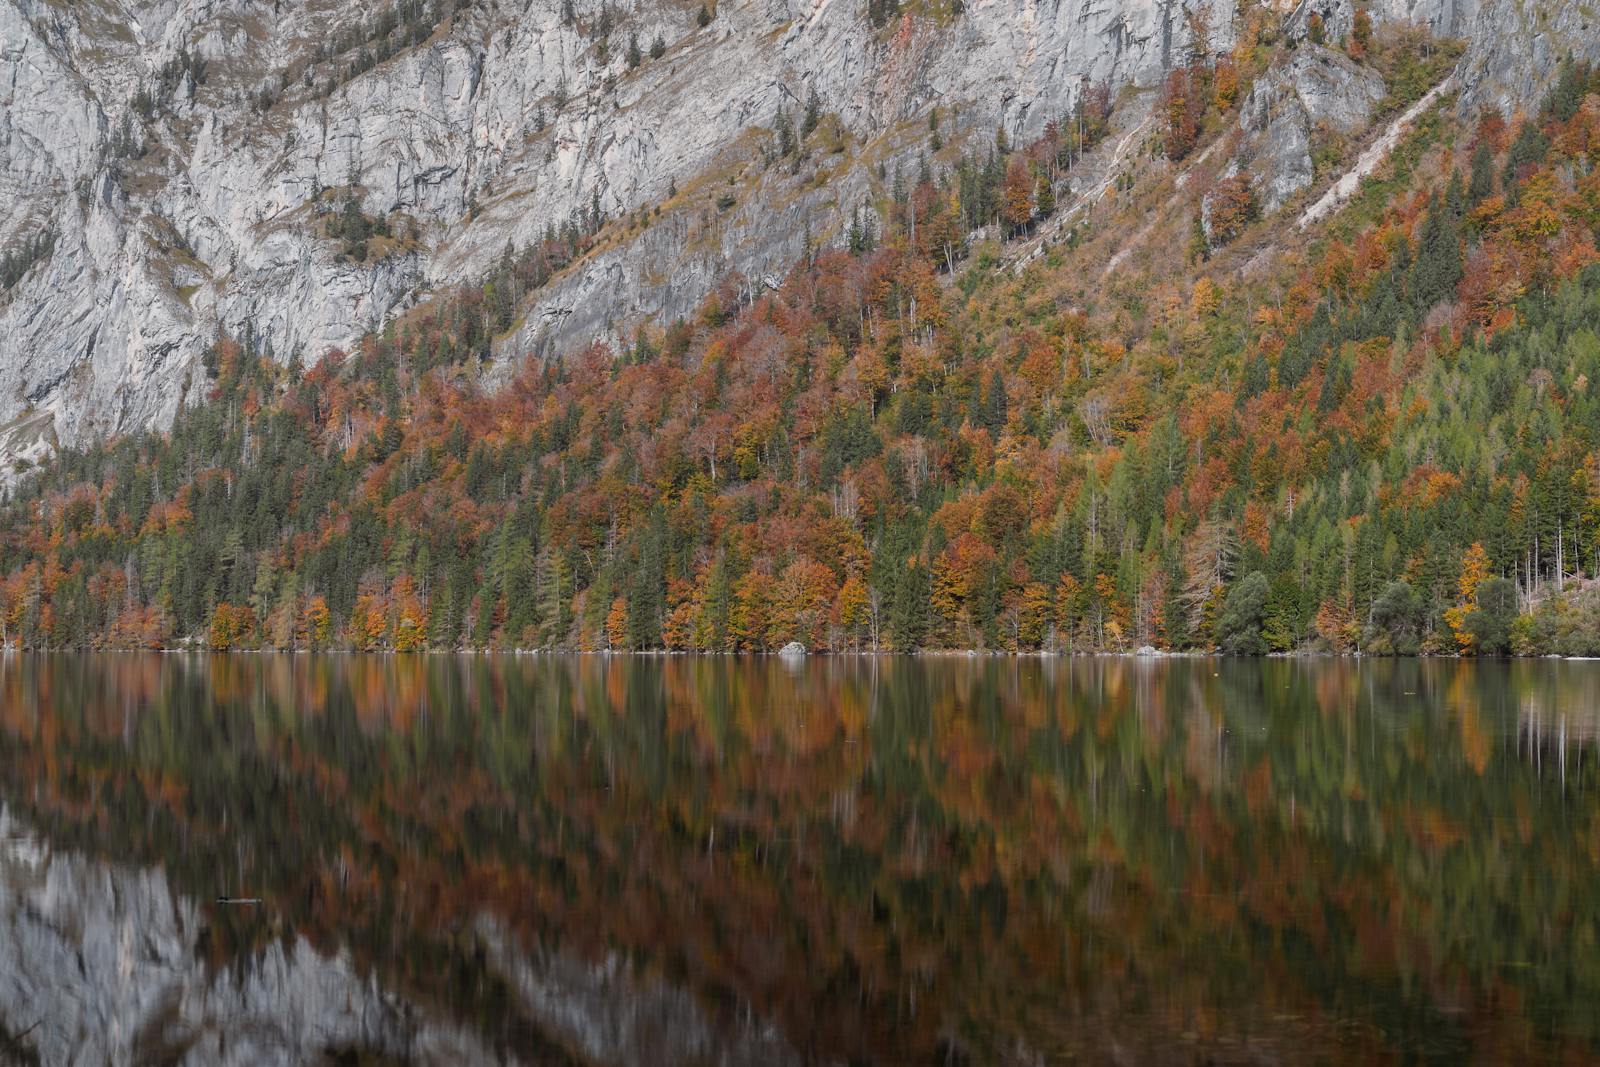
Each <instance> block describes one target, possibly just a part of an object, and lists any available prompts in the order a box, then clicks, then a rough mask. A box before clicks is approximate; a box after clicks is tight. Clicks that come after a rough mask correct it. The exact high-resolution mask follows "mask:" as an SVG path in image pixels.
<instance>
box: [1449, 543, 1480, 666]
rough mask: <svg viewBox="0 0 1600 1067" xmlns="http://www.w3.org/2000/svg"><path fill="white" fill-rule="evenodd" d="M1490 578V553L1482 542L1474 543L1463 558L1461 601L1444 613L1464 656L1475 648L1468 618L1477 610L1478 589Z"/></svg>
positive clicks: (1459, 584) (1459, 587)
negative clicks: (1468, 627)
mask: <svg viewBox="0 0 1600 1067" xmlns="http://www.w3.org/2000/svg"><path fill="white" fill-rule="evenodd" d="M1489 576H1490V570H1489V553H1487V552H1485V551H1484V549H1483V545H1482V544H1481V543H1480V542H1477V541H1474V542H1473V543H1472V545H1471V546H1470V547H1469V548H1468V549H1467V551H1466V552H1465V554H1463V555H1462V557H1461V576H1460V578H1458V579H1457V580H1456V593H1457V595H1458V597H1459V599H1458V600H1457V601H1456V603H1455V604H1454V606H1452V607H1449V608H1446V609H1445V613H1444V621H1445V623H1446V624H1447V625H1448V626H1449V627H1450V633H1451V634H1452V635H1454V637H1455V639H1456V647H1457V648H1458V649H1460V651H1461V652H1462V653H1463V654H1465V653H1470V652H1471V651H1472V646H1473V638H1472V633H1471V632H1470V631H1469V630H1468V629H1467V616H1468V615H1471V614H1472V612H1473V611H1474V610H1476V609H1477V607H1478V587H1479V586H1480V585H1482V584H1483V583H1484V581H1486V580H1487V579H1488V578H1489Z"/></svg>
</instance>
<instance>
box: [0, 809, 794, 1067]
mask: <svg viewBox="0 0 1600 1067" xmlns="http://www.w3.org/2000/svg"><path fill="white" fill-rule="evenodd" d="M205 924H206V916H205V909H204V908H203V907H202V906H201V905H199V904H198V903H197V902H196V901H195V900H193V899H191V898H189V897H186V896H183V895H182V894H179V893H175V892H174V891H173V890H172V887H171V886H169V885H168V883H167V878H166V875H165V874H164V873H163V872H162V871H161V870H160V869H159V868H145V869H138V868H129V867H122V866H118V865H115V864H110V863H105V862H102V861H99V860H95V859H91V858H88V857H85V856H83V855H81V854H77V853H65V852H63V853H57V852H54V851H53V850H52V849H51V848H50V846H49V845H48V844H47V843H46V842H44V841H43V840H41V839H40V838H39V837H37V836H35V835H34V834H33V833H32V831H30V830H29V829H28V828H27V827H25V826H23V825H21V824H20V823H18V822H17V821H16V820H15V819H14V818H13V817H12V815H11V813H10V812H9V811H7V810H5V809H4V808H0V960H4V961H5V965H4V966H0V1029H3V1031H4V1033H5V1034H8V1035H12V1036H13V1037H14V1038H17V1039H18V1040H17V1043H18V1045H19V1046H20V1050H21V1051H22V1052H23V1054H24V1055H36V1056H37V1057H38V1061H39V1062H40V1063H43V1064H67V1063H72V1064H77V1063H85V1064H101V1063H106V1064H143V1063H152V1062H161V1063H184V1064H197V1065H198V1064H205V1065H212V1064H240V1065H251V1067H255V1065H264V1064H303V1063H322V1062H327V1061H328V1060H329V1059H331V1058H337V1057H339V1056H341V1055H345V1054H351V1053H356V1054H359V1055H361V1056H364V1057H378V1058H383V1059H391V1058H392V1059H394V1060H396V1061H399V1062H405V1063H415V1064H478V1063H514V1062H520V1061H518V1060H517V1059H515V1058H512V1057H508V1056H507V1055H505V1054H504V1053H501V1052H497V1051H495V1050H492V1049H490V1048H489V1047H488V1046H486V1045H485V1044H484V1043H483V1042H482V1041H481V1040H479V1039H478V1038H477V1037H476V1036H475V1035H473V1034H472V1033H471V1032H469V1030H468V1029H467V1028H466V1027H464V1026H461V1025H458V1024H456V1023H455V1022H454V1021H452V1020H448V1019H441V1018H437V1017H433V1015H432V1013H430V1011H429V1010H428V1009H426V1008H423V1007H419V1006H418V1005H416V1004H413V1003H410V1002H408V1001H406V1000H404V999H402V998H401V997H399V996H396V995H395V994H393V993H391V992H388V991H385V990H383V989H381V988H380V987H379V985H378V983H377V981H376V980H375V979H374V978H373V977H372V976H370V975H365V976H364V975H362V974H360V973H358V972H357V971H356V969H355V968H354V967H353V966H352V965H351V963H350V961H349V960H348V959H347V958H346V957H345V956H344V955H343V954H340V955H333V956H329V955H324V954H322V953H321V952H319V951H318V950H317V949H315V948H314V947H312V946H311V945H310V944H309V943H308V942H306V941H305V940H304V939H295V940H293V941H291V942H288V943H285V942H281V941H280V942H274V943H272V944H271V945H269V946H268V947H267V948H266V949H265V950H264V951H263V952H262V953H261V955H260V956H259V958H257V959H255V960H254V961H252V962H251V963H250V964H249V965H248V966H244V967H239V966H238V965H233V966H224V967H222V968H220V969H216V970H213V969H212V968H211V967H210V966H208V965H207V964H206V962H205V961H204V960H203V959H202V953H201V952H200V951H199V948H198V946H199V942H200V939H201V935H202V933H203V931H204V928H205ZM478 933H479V936H480V937H482V939H483V942H484V946H485V951H486V954H487V956H488V962H489V965H490V966H491V967H492V968H493V969H494V970H495V971H498V972H501V974H502V975H503V977H504V978H505V979H506V981H507V984H508V985H509V986H510V987H511V988H512V989H513V990H514V991H515V992H516V995H517V998H518V1000H519V1002H520V1003H519V1005H518V1006H519V1007H521V1008H522V1009H523V1010H524V1011H525V1012H526V1013H527V1016H528V1018H529V1021H530V1022H532V1023H533V1025H534V1026H535V1027H537V1028H538V1029H540V1030H543V1031H545V1032H546V1033H548V1035H549V1037H550V1038H551V1041H552V1043H553V1044H554V1045H555V1046H558V1047H559V1046H566V1047H570V1048H572V1049H573V1050H574V1051H576V1052H577V1053H578V1054H579V1055H581V1056H583V1057H585V1058H592V1059H598V1060H601V1061H603V1062H607V1063H637V1064H647V1063H683V1062H696V1063H702V1062H706V1063H710V1062H716V1063H724V1064H742V1063H752V1064H754V1063H764V1064H765V1063H773V1064H779V1063H786V1062H794V1061H796V1059H797V1057H796V1056H795V1055H794V1054H793V1052H792V1051H790V1050H788V1049H787V1048H786V1047H784V1046H783V1045H782V1043H781V1040H780V1039H779V1038H777V1037H776V1036H775V1035H774V1034H773V1033H772V1032H771V1031H770V1030H769V1029H766V1028H758V1027H751V1028H750V1029H749V1031H748V1032H747V1034H746V1035H745V1036H744V1037H743V1038H739V1039H736V1040H734V1041H732V1042H730V1041H729V1035H726V1034H718V1033H716V1032H715V1031H714V1030H713V1028H712V1027H711V1026H710V1024H709V1023H708V1022H707V1020H706V1019H705V1018H704V1016H703V1015H702V1013H701V1012H700V1011H699V1008H698V1006H697V1005H696V1004H695V1003H694V1000H693V998H692V997H690V996H689V995H688V994H686V993H684V992H683V991H681V990H677V989H673V988H671V987H669V986H666V985H665V984H664V983H651V984H649V985H647V986H643V987H641V986H640V984H639V983H638V982H637V981H636V980H635V979H634V978H633V977H632V976H631V975H630V974H629V973H628V972H627V970H626V968H625V967H624V966H623V965H621V964H618V963H615V962H613V963H610V964H603V965H600V966H589V965H586V964H583V963H580V962H578V961H576V960H572V959H568V958H565V957H562V956H559V955H552V956H550V957H549V958H546V959H541V960H539V961H537V962H533V961H530V960H529V959H528V958H527V957H525V956H524V955H523V954H522V953H521V952H520V951H519V950H518V949H517V948H516V946H515V945H514V943H513V942H512V941H511V939H509V938H507V937H506V936H504V934H503V933H502V932H501V931H500V930H499V929H498V928H497V926H496V925H495V924H494V923H493V922H492V921H491V920H487V919H486V920H484V921H483V922H482V923H481V924H480V928H479V931H478ZM719 1053H720V1054H719ZM0 1062H6V1061H5V1060H4V1057H3V1056H0Z"/></svg>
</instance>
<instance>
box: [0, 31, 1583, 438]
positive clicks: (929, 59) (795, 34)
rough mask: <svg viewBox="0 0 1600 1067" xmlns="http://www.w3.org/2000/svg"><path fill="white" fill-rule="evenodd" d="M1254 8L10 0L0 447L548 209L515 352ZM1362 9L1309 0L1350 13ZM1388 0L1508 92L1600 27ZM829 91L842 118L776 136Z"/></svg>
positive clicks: (312, 329)
mask: <svg viewBox="0 0 1600 1067" xmlns="http://www.w3.org/2000/svg"><path fill="white" fill-rule="evenodd" d="M1229 8H1230V5H1213V6H1211V7H1209V8H1207V7H1194V8H1192V9H1191V8H1190V7H1186V6H1184V5H1181V4H1177V3H1172V2H1169V0H1118V2H1117V3H1115V4H1111V5H1093V4H1059V5H1055V6H1048V5H1038V4H1034V3H1022V4H1010V3H998V2H984V3H972V4H965V5H962V4H941V3H932V2H922V0H918V2H917V3H910V4H907V5H906V6H905V9H904V10H901V9H900V5H899V4H898V3H895V2H885V3H873V4H868V5H866V6H865V7H862V6H861V5H858V4H853V3H847V2H845V0H814V2H801V0H792V2H785V3H776V2H774V3H755V2H728V3H724V4H721V5H717V6H715V8H714V10H713V9H711V8H707V9H706V23H705V25H703V26H702V25H700V21H701V19H700V17H699V14H698V12H697V10H696V9H695V8H694V7H693V6H692V5H687V6H676V5H670V4H667V5H652V6H639V7H626V6H622V5H617V6H613V5H610V4H607V3H602V4H599V5H594V4H575V3H571V2H568V3H557V2H555V0H528V2H526V3H523V4H520V5H518V4H503V3H499V2H498V0H493V2H477V0H451V2H446V0H434V2H422V0H404V2H402V3H398V4H397V5H395V6H394V7H392V8H385V9H381V10H379V11H377V12H373V13H371V14H370V15H369V14H365V13H363V12H361V11H359V10H356V9H351V8H349V7H348V6H347V5H335V4H330V3H326V2H325V0H297V2H293V3H277V4H274V5H272V6H271V8H270V9H269V8H268V7H266V6H264V5H262V4H260V3H256V2H254V0H228V2H210V0H207V2H199V0H184V2H179V3H161V4H153V3H132V2H126V3H125V2H117V0H96V2H93V3H73V4H63V3H59V2H52V0H5V2H4V3H3V4H0V41H3V42H4V45H3V46H0V85H3V86H5V90H4V94H5V95H4V98H3V111H0V124H3V128H0V194H3V195H0V251H3V252H5V253H6V254H8V255H11V256H13V257H15V261H16V262H19V263H23V262H25V261H26V262H25V265H26V267H27V268H28V269H26V270H25V271H24V272H22V275H21V277H20V278H19V279H17V280H16V281H15V284H10V282H8V283H7V286H6V288H7V292H5V293H4V294H0V449H3V450H4V456H7V457H10V456H19V455H20V456H32V457H34V458H37V457H39V456H41V455H44V454H47V453H48V451H49V450H50V449H51V448H53V447H54V446H55V444H56V443H58V442H59V443H67V444H84V443H87V442H89V441H92V440H96V439H99V438H101V437H103V436H105V435H107V434H112V433H118V432H124V431H128V430H135V429H140V428H144V427H148V426H154V427H165V426H166V425H168V424H169V423H170V422H171V419H172V418H173V416H174V414H175V413H176V412H177V410H178V408H179V407H180V406H181V405H182V404H183V403H185V402H187V401H188V400H191V399H193V398H194V397H195V395H196V394H195V391H194V390H195V388H196V385H197V381H196V377H195V373H196V367H197V366H198V362H199V359H200V356H201V354H202V352H203V351H204V349H205V348H206V346H207V345H209V344H210V342H211V341H212V339H213V338H214V337H215V336H216V335H217V334H218V333H219V332H224V333H227V334H228V335H230V336H233V337H236V338H244V337H246V336H251V337H254V338H255V339H256V341H257V342H258V343H259V344H260V345H261V346H262V348H263V350H264V351H269V352H270V353H271V354H272V355H273V356H274V358H277V359H279V360H287V359H289V358H290V357H291V355H298V357H299V358H300V359H302V360H303V361H304V362H307V363H311V362H315V361H317V360H319V359H320V358H321V357H322V356H323V355H324V354H325V353H326V352H327V351H328V350H329V349H331V348H333V347H345V348H348V347H350V346H351V345H352V344H354V343H355V341H356V340H357V339H358V338H359V337H360V336H361V335H362V334H363V333H365V332H366V331H367V330H369V329H374V328H377V327H379V326H380V325H381V324H382V323H384V322H386V321H388V320H389V319H390V318H392V316H393V315H394V314H396V313H397V312H400V311H403V310H404V309H405V308H406V307H408V306H410V305H411V304H412V303H413V302H414V301H415V300H417V299H418V298H419V297H420V296H422V295H424V294H427V293H429V292H431V291H434V290H438V289H440V288H449V287H450V286H452V285H454V284H456V283H459V282H461V281H463V280H468V279H477V278H480V277H482V276H484V275H485V274H486V273H487V272H489V271H490V270H491V269H493V268H494V266H495V265H496V264H497V263H498V262H499V261H500V259H501V257H502V255H503V254H504V252H505V251H506V249H507V247H508V246H510V247H512V248H513V249H514V250H515V251H518V252H520V251H523V250H525V249H527V248H528V247H530V246H531V245H534V244H536V243H538V242H540V241H541V240H543V239H544V238H545V237H546V236H547V235H548V234H550V233H552V232H555V233H557V234H558V235H559V234H560V233H561V232H562V231H567V232H569V233H570V234H571V236H572V241H571V242H570V243H572V244H574V245H577V244H579V243H582V244H583V245H584V247H583V248H582V250H581V251H582V253H583V254H582V255H581V256H578V257H577V259H576V262H574V263H571V264H569V265H564V266H563V268H562V269H561V270H559V271H557V272H556V273H555V276H554V277H553V278H551V279H549V280H548V286H547V288H545V289H544V290H543V291H541V292H539V293H537V294H535V295H533V296H531V297H526V298H523V299H521V303H522V305H523V306H522V307H521V309H520V312H521V313H520V314H519V316H518V317H517V320H516V322H515V324H514V325H515V329H513V330H510V331H509V332H508V333H506V334H505V335H504V336H500V337H497V338H496V339H495V341H496V344H497V345H499V346H500V347H501V348H503V349H505V350H506V351H508V352H509V353H511V354H512V355H513V356H516V355H520V354H521V353H522V352H525V351H528V350H530V349H537V350H541V351H546V352H559V351H563V350H566V349H570V348H573V347H580V346H581V345H582V344H583V343H586V342H587V341H589V340H591V339H594V338H596V337H609V338H611V339H616V338H618V337H621V336H625V335H626V334H627V333H628V331H629V329H631V327H632V325H634V324H635V323H637V322H639V321H643V320H645V319H648V318H651V317H654V316H663V317H664V319H670V318H672V317H676V316H679V315H684V314H687V313H689V312H690V311H691V310H692V309H693V307H694V306H695V305H696V304H697V303H698V301H699V300H700V299H701V298H702V297H703V296H704V295H705V294H706V293H707V292H709V291H710V290H711V289H712V288H713V287H714V286H715V285H716V284H717V283H718V282H719V281H720V280H721V279H723V278H724V277H727V276H729V275H730V274H732V275H739V276H744V277H748V278H751V279H755V280H756V281H757V282H758V283H759V282H760V281H761V280H764V279H773V278H777V277H781V276H782V275H783V274H784V273H785V272H786V271H787V269H788V267H789V265H790V264H792V263H793V262H794V260H795V259H796V258H797V257H798V256H799V254H800V253H801V251H802V249H803V247H804V244H805V241H806V239H807V235H808V234H809V235H811V237H812V238H813V239H814V240H817V241H824V240H829V239H837V238H838V237H841V236H842V235H843V233H844V231H845V230H846V228H847V225H848V220H849V218H850V216H851V215H852V214H853V213H854V212H855V211H856V210H857V209H858V208H859V207H860V206H861V205H862V204H863V203H865V202H867V201H875V200H881V198H882V197H884V196H886V195H887V194H888V193H889V192H890V187H891V184H892V175H893V172H894V170H895V169H896V168H897V167H898V168H900V169H901V170H902V171H903V172H906V173H912V172H914V171H915V168H916V166H917V158H918V156H919V154H920V153H922V152H923V151H924V150H925V145H926V129H927V123H928V121H929V118H930V115H931V114H932V113H933V112H934V110H935V109H937V111H938V114H939V116H940V119H941V121H942V123H943V127H942V134H943V138H944V140H945V141H946V142H947V143H949V144H951V145H959V144H964V143H967V142H969V141H971V140H972V139H973V138H974V137H980V136H981V137H982V138H987V137H988V136H989V135H990V134H991V133H992V131H993V130H994V128H995V127H996V125H997V124H1003V125H1004V126H1005V127H1006V129H1007V131H1008V133H1009V135H1010V136H1011V137H1012V138H1014V139H1018V140H1026V139H1030V138H1033V137H1035V136H1037V135H1038V134H1039V133H1040V132H1041V131H1042V130H1043V128H1044V126H1045V125H1046V123H1047V122H1048V121H1049V120H1051V119H1053V118H1062V117H1064V116H1066V115H1068V114H1069V113H1070V111H1071V109H1072V108H1073V107H1074V106H1075V105H1076V104H1077V103H1078V102H1080V101H1082V100H1083V99H1084V98H1085V95H1086V92H1087V90H1088V89H1089V88H1092V87H1093V86H1096V85H1104V86H1106V87H1108V88H1109V89H1110V90H1111V91H1112V94H1113V95H1115V93H1116V92H1117V91H1118V90H1119V89H1120V88H1121V87H1123V86H1126V85H1138V86H1143V87H1145V88H1146V89H1154V88H1156V87H1157V86H1159V84H1160V83H1161V81H1162V79H1163V78H1164V77H1165V75H1166V73H1167V72H1168V71H1169V70H1170V69H1172V68H1173V67H1174V66H1176V65H1178V64H1180V63H1181V62H1183V61H1184V60H1185V59H1186V57H1187V55H1188V53H1189V52H1190V50H1191V48H1192V46H1193V43H1194V40H1195V36H1196V31H1197V30H1203V31H1204V34H1205V37H1206V38H1207V39H1208V40H1209V41H1210V42H1211V45H1212V46H1213V47H1214V48H1217V49H1222V48H1226V47H1228V46H1229V45H1230V44H1231V43H1232V41H1233V39H1234V37H1235V36H1236V35H1237V32H1238V30H1239V27H1240V25H1243V24H1246V23H1248V21H1249V18H1250V14H1249V13H1250V12H1251V11H1252V10H1254V11H1256V12H1258V13H1260V14H1264V15H1271V17H1272V18H1273V19H1276V18H1277V17H1278V16H1277V15H1275V14H1272V13H1271V11H1270V9H1268V8H1263V7H1259V6H1255V5H1245V6H1244V7H1243V8H1241V9H1240V11H1241V12H1244V15H1240V14H1239V13H1237V12H1234V11H1232V10H1229ZM1546 8H1549V9H1551V10H1549V11H1546V10H1545V9H1546ZM1352 10H1353V9H1352V8H1351V7H1350V6H1349V5H1348V4H1347V3H1343V2H1342V0H1341V2H1335V0H1326V2H1321V3H1310V2H1308V3H1302V4H1300V5H1298V6H1297V7H1296V8H1295V9H1294V10H1293V11H1292V12H1291V13H1290V15H1289V16H1288V19H1289V21H1290V22H1291V23H1296V22H1297V21H1298V23H1299V24H1301V26H1302V30H1303V24H1304V23H1305V22H1307V21H1308V20H1309V18H1310V15H1311V14H1313V13H1317V14H1318V15H1319V18H1321V19H1322V20H1323V22H1324V24H1325V25H1326V26H1327V27H1328V28H1329V30H1330V32H1333V33H1335V34H1336V35H1338V36H1342V35H1343V34H1344V33H1345V32H1346V28H1347V26H1348V24H1349V23H1350V21H1351V19H1352V18H1353V15H1352ZM1371 10H1372V13H1373V15H1374V17H1376V18H1377V20H1378V21H1379V22H1380V23H1385V22H1390V21H1394V20H1399V19H1418V20H1421V21H1422V22H1424V23H1426V24H1428V25H1429V26H1431V27H1432V28H1433V29H1434V30H1435V31H1436V32H1437V33H1439V34H1441V35H1449V34H1457V33H1470V45H1471V48H1472V51H1470V52H1469V54H1468V56H1467V57H1466V60H1465V61H1464V62H1465V69H1466V70H1467V71H1469V72H1471V77H1470V83H1469V84H1470V89H1469V94H1472V95H1475V96H1483V97H1484V98H1485V99H1488V98H1491V97H1492V98H1493V99H1495V100H1497V101H1499V102H1501V103H1503V104H1504V103H1510V102H1512V101H1513V100H1516V99H1522V100H1526V99H1528V98H1530V94H1531V92H1532V91H1533V90H1532V88H1531V87H1532V86H1535V85H1537V84H1540V83H1541V82H1542V80H1543V79H1545V78H1546V77H1547V76H1548V72H1549V70H1550V68H1551V66H1552V64H1553V62H1554V59H1555V58H1556V54H1557V53H1558V52H1559V50H1560V49H1561V48H1563V47H1567V46H1571V45H1572V43H1574V42H1575V43H1576V44H1577V46H1579V47H1588V46H1589V42H1592V40H1593V39H1594V37H1595V35H1594V34H1592V33H1588V32H1587V29H1588V27H1587V23H1586V22H1585V21H1584V20H1585V19H1587V17H1588V16H1587V15H1586V14H1584V12H1583V9H1582V8H1581V6H1580V5H1568V4H1552V3H1549V2H1545V3H1543V4H1542V5H1541V4H1533V5H1522V4H1514V3H1512V2H1510V0H1502V2H1490V3H1485V4H1481V5H1475V4H1472V3H1461V2H1455V0H1423V2H1421V3H1417V4H1412V3H1408V2H1406V0H1384V2H1382V3H1377V4H1374V5H1372V9H1371ZM1241 18H1243V19H1244V20H1245V21H1244V22H1241ZM1530 40H1531V41H1533V42H1534V44H1535V45H1536V47H1530V48H1521V47H1520V45H1519V42H1526V41H1530ZM658 42H659V43H658ZM813 94H814V95H813ZM1496 94H1499V95H1496ZM1507 94H1509V95H1507ZM813 100H814V101H815V107H816V109H817V111H818V112H819V114H820V116H821V118H822V120H823V121H822V125H823V127H824V128H823V129H822V130H821V131H820V132H819V133H818V134H817V135H816V136H814V137H813V138H811V139H809V140H808V143H807V144H805V145H803V146H802V147H801V150H800V151H799V152H797V153H796V154H795V155H793V156H784V157H782V159H781V161H778V162H776V163H775V151H776V148H777V146H778V142H779V141H780V140H781V136H782V135H781V133H780V132H779V130H778V129H777V127H778V126H780V125H781V123H780V119H779V115H780V112H781V113H783V114H784V115H785V116H786V117H787V120H788V121H789V122H790V123H794V124H798V123H799V122H800V120H801V116H802V114H803V113H804V111H805V110H806V108H807V105H808V103H811V102H812V101H813ZM606 220H609V222H610V225H609V226H605V227H604V228H605V230H606V232H605V234H604V235H602V239H600V240H598V241H596V242H594V244H593V247H589V242H590V241H591V238H592V236H593V231H594V230H595V229H598V228H601V227H602V224H603V223H604V222H605V221H606ZM373 231H379V232H376V233H374V232H373ZM46 234H48V235H49V236H50V237H52V238H53V241H52V242H51V244H50V249H51V251H50V253H49V254H48V255H45V256H39V257H31V256H29V255H28V254H27V253H28V250H29V249H32V248H36V247H38V245H39V239H40V237H41V236H43V235H46ZM519 297H521V294H519Z"/></svg>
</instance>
